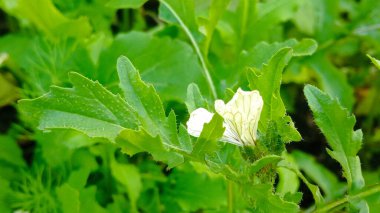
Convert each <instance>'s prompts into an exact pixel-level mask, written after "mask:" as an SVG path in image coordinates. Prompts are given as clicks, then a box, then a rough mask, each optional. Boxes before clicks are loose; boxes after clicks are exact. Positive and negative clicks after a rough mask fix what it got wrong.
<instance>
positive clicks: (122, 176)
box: [111, 160, 142, 212]
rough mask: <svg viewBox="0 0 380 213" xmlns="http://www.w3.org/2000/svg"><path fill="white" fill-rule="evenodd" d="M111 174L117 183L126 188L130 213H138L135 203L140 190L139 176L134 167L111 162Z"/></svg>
mask: <svg viewBox="0 0 380 213" xmlns="http://www.w3.org/2000/svg"><path fill="white" fill-rule="evenodd" d="M111 172H112V175H113V176H114V177H115V179H116V180H117V181H119V182H120V183H121V184H123V185H124V186H125V187H126V191H127V192H128V197H129V200H130V203H131V212H138V211H137V206H136V202H137V200H138V198H139V196H140V193H141V190H142V182H141V175H140V172H139V170H138V169H137V168H136V166H134V165H129V164H120V163H118V162H116V161H115V160H113V161H112V162H111Z"/></svg>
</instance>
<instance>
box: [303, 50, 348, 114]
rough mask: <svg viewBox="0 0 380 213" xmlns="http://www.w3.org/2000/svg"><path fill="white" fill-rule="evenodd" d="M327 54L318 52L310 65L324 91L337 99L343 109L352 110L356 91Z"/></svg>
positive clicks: (311, 59) (310, 60) (310, 61)
mask: <svg viewBox="0 0 380 213" xmlns="http://www.w3.org/2000/svg"><path fill="white" fill-rule="evenodd" d="M325 54H326V53H324V52H318V54H316V55H313V56H312V57H311V58H310V59H309V60H308V62H309V63H308V64H309V65H310V67H311V68H312V69H313V70H314V71H315V72H316V73H317V75H318V76H319V79H320V82H321V85H322V88H323V90H324V91H326V93H327V94H329V96H331V97H333V98H337V99H338V100H339V102H340V104H341V105H342V106H343V107H345V108H347V109H348V110H351V108H352V106H353V104H354V91H353V89H352V87H351V86H350V84H349V83H348V81H347V78H346V76H345V75H344V73H343V72H341V71H340V70H338V69H337V68H336V67H335V66H334V65H333V64H332V63H331V62H330V61H329V60H328V58H327V57H326V56H325Z"/></svg>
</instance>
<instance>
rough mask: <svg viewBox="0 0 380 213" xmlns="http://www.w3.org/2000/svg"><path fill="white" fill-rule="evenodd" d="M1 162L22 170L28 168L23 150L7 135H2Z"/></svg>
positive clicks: (0, 145)
mask: <svg viewBox="0 0 380 213" xmlns="http://www.w3.org/2000/svg"><path fill="white" fill-rule="evenodd" d="M0 161H5V162H7V163H9V164H11V165H14V166H17V167H20V168H22V167H26V163H25V161H24V159H23V156H22V150H21V149H20V147H19V146H18V144H17V142H16V141H15V140H13V139H12V138H11V137H9V136H5V135H0Z"/></svg>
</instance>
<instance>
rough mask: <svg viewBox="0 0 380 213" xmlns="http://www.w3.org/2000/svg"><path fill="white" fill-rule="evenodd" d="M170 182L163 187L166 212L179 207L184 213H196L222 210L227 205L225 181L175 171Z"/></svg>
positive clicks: (188, 172)
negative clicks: (203, 210)
mask: <svg viewBox="0 0 380 213" xmlns="http://www.w3.org/2000/svg"><path fill="white" fill-rule="evenodd" d="M169 178H170V180H169V181H168V182H166V184H165V185H164V186H163V192H162V195H161V199H162V200H163V203H165V204H166V205H165V206H166V208H167V209H165V210H164V211H165V212H178V210H177V211H169V208H171V207H172V206H174V205H179V206H180V208H181V210H182V212H195V211H197V210H202V209H222V208H225V205H226V196H225V195H226V189H225V187H224V183H225V181H224V179H222V178H211V177H209V176H208V175H206V174H204V173H201V174H199V173H196V172H194V171H180V170H174V171H173V173H172V174H170V176H169Z"/></svg>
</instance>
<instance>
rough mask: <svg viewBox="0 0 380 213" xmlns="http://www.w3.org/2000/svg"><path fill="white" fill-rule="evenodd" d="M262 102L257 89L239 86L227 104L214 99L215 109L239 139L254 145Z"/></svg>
mask: <svg viewBox="0 0 380 213" xmlns="http://www.w3.org/2000/svg"><path fill="white" fill-rule="evenodd" d="M263 104H264V103H263V99H262V97H261V96H260V93H259V91H257V90H255V91H249V92H246V91H243V90H241V89H240V88H239V89H238V91H237V92H236V93H235V95H234V96H233V97H232V99H231V100H230V101H229V102H228V103H227V104H225V103H224V102H223V101H222V100H217V101H215V110H216V111H217V112H218V113H219V114H220V115H221V116H222V117H223V118H224V121H225V122H226V123H227V125H228V126H230V127H231V130H232V132H233V133H235V134H237V135H238V138H239V139H240V141H242V142H243V143H246V144H251V145H254V142H255V141H256V139H257V127H258V122H259V119H260V114H261V110H262V108H263Z"/></svg>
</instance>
